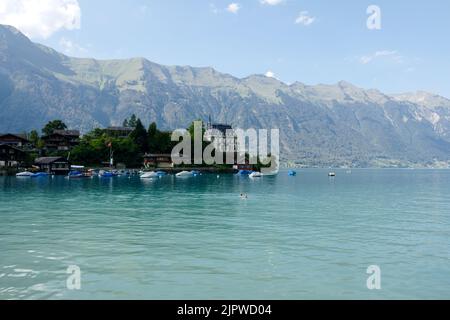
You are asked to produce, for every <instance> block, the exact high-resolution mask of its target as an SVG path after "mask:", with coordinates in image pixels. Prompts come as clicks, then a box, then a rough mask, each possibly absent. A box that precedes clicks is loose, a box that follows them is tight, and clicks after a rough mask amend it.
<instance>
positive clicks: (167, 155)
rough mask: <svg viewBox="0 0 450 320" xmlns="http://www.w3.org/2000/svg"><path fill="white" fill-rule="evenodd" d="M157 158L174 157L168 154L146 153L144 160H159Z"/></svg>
mask: <svg viewBox="0 0 450 320" xmlns="http://www.w3.org/2000/svg"><path fill="white" fill-rule="evenodd" d="M157 157H161V158H172V155H171V154H168V153H163V154H155V153H146V154H144V158H157Z"/></svg>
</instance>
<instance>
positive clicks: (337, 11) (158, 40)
mask: <svg viewBox="0 0 450 320" xmlns="http://www.w3.org/2000/svg"><path fill="white" fill-rule="evenodd" d="M12 1H14V4H12ZM30 1H31V2H39V3H47V4H48V7H47V8H46V9H45V8H44V9H42V8H40V9H39V8H31V9H24V8H23V7H21V8H18V7H17V3H22V5H23V6H29V5H30ZM1 2H5V3H7V4H6V5H5V4H3V5H2V4H1V3H0V22H1V23H5V22H7V23H8V22H9V23H10V24H12V23H14V24H16V26H18V27H19V28H21V30H24V32H26V33H27V34H28V35H30V36H32V38H33V40H35V41H37V42H41V43H44V44H46V45H49V46H52V47H54V48H56V49H58V50H60V51H63V52H65V53H67V54H69V55H74V56H89V57H95V58H129V57H145V58H148V59H150V60H152V61H154V62H157V63H162V64H170V65H174V64H176V65H192V66H212V67H214V68H216V69H217V70H219V71H221V72H226V73H230V74H232V75H235V76H238V77H245V76H248V75H250V74H255V73H259V74H263V73H266V72H268V71H271V72H272V73H273V74H274V76H275V77H277V78H279V79H280V80H282V81H284V82H287V83H291V82H294V81H301V82H304V83H307V84H317V83H335V82H338V81H339V80H347V81H349V82H352V83H354V84H356V85H358V86H362V87H365V88H378V89H381V90H383V91H385V92H388V93H391V92H402V91H415V90H427V91H432V92H436V93H440V94H442V95H445V96H447V97H450V86H449V84H450V82H449V74H450V59H449V57H450V41H449V38H450V37H449V33H450V19H448V16H449V14H450V2H449V1H448V0H428V1H406V0H395V1H392V0H376V1H375V0H372V1H366V0H343V1H332V0H328V1H325V0H322V1H321V0H309V1H307V0H305V1H301V0H284V1H282V0H281V1H280V0H265V1H264V0H229V1H224V0H192V1H187V0H164V1H163V0H160V1H157V0H126V1H123V0H43V1H34V0H1ZM8 2H11V3H10V4H8ZM371 4H375V5H378V6H379V7H380V9H381V14H382V16H381V19H382V20H381V23H382V28H381V30H369V29H368V28H367V26H366V21H367V18H368V14H367V13H366V10H367V7H368V6H369V5H371ZM58 5H61V6H63V7H64V10H57V9H58ZM2 7H3V8H2ZM44 7H45V6H44ZM14 10H15V11H17V12H13V13H15V15H14V16H12V12H11V11H14ZM33 10H34V11H33ZM46 10H47V11H49V12H47V11H46ZM24 12H25V13H24ZM20 14H22V16H21V15H20ZM35 15H41V16H42V17H40V18H39V19H38V18H36V19H34V18H35V17H34V16H35ZM30 17H31V18H30ZM25 21H31V22H29V23H25ZM45 24H48V27H45V28H44V27H43V26H45Z"/></svg>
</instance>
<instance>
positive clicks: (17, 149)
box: [0, 143, 25, 153]
mask: <svg viewBox="0 0 450 320" xmlns="http://www.w3.org/2000/svg"><path fill="white" fill-rule="evenodd" d="M0 147H7V148H9V149H13V150H16V151H19V152H22V153H25V151H23V150H22V149H19V148H16V147H14V146H12V145H10V144H4V143H0Z"/></svg>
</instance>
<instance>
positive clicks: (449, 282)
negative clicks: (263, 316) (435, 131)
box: [0, 169, 450, 299]
mask: <svg viewBox="0 0 450 320" xmlns="http://www.w3.org/2000/svg"><path fill="white" fill-rule="evenodd" d="M297 172H298V175H297V176H296V177H290V176H288V174H287V171H282V172H280V174H279V175H278V176H277V177H264V178H262V179H253V180H252V179H250V178H248V177H239V176H233V175H221V176H219V177H217V176H216V175H202V176H199V177H192V178H184V179H180V178H175V177H173V176H167V177H163V178H161V179H157V180H141V179H139V177H132V178H130V179H129V178H127V177H119V178H113V179H100V178H93V179H87V180H79V181H77V180H68V179H66V178H64V177H55V178H53V179H52V178H39V179H30V178H20V179H17V178H15V177H0V204H1V206H0V299H450V198H449V194H450V171H449V170H381V169H380V170H375V169H374V170H362V169H361V170H352V172H347V171H346V170H337V171H336V173H337V176H336V177H335V178H329V177H328V170H319V169H317V170H313V169H310V170H303V169H302V170H298V171H297ZM241 193H246V194H248V199H246V200H243V199H241V197H240V194H241ZM373 265H375V266H379V268H380V270H381V290H369V289H368V288H367V284H366V282H367V279H368V277H369V276H370V275H369V274H367V268H368V267H369V266H373ZM69 266H77V267H79V268H80V270H81V278H80V279H81V289H80V290H69V289H68V287H67V285H66V281H67V279H68V277H69V276H70V274H67V269H68V268H69Z"/></svg>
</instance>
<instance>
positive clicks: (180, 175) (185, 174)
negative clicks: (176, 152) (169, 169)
mask: <svg viewBox="0 0 450 320" xmlns="http://www.w3.org/2000/svg"><path fill="white" fill-rule="evenodd" d="M176 176H177V177H178V178H183V177H192V172H190V171H181V172H180V173H177V174H176Z"/></svg>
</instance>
